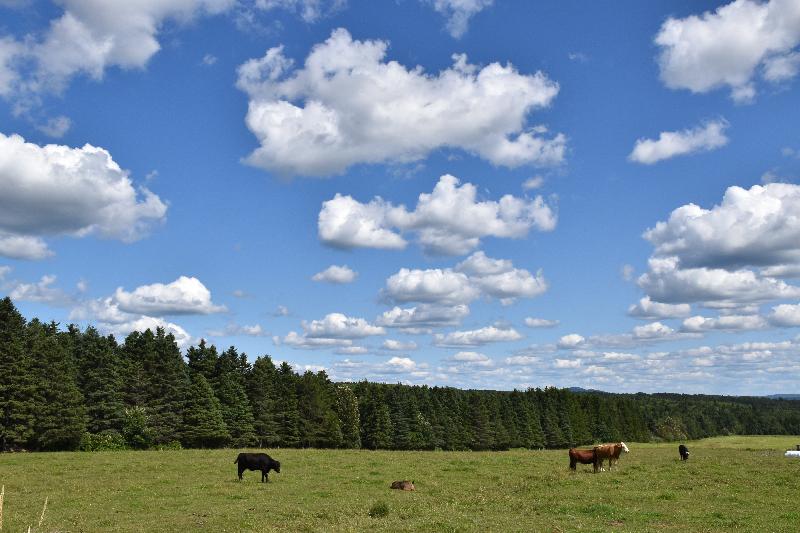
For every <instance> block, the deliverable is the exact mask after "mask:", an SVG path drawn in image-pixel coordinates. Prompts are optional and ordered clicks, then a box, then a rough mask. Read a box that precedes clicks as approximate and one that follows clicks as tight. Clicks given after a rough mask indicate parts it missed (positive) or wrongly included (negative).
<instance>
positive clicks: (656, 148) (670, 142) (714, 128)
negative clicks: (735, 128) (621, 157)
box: [628, 120, 728, 165]
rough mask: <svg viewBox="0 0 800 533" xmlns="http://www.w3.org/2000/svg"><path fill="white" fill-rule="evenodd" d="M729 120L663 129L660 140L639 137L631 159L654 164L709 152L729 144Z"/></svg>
mask: <svg viewBox="0 0 800 533" xmlns="http://www.w3.org/2000/svg"><path fill="white" fill-rule="evenodd" d="M727 127H728V122H727V121H725V120H712V121H709V122H706V123H705V124H704V125H703V126H698V127H696V128H691V129H686V130H682V131H662V132H661V134H660V135H659V136H658V140H656V141H654V140H652V139H639V140H638V141H636V145H635V146H634V147H633V151H632V152H631V153H630V155H629V156H628V159H629V160H630V161H634V162H636V163H642V164H645V165H652V164H653V163H657V162H659V161H663V160H665V159H670V158H672V157H676V156H679V155H687V154H692V153H696V152H708V151H711V150H715V149H717V148H720V147H722V146H725V145H726V144H728V138H727V137H726V136H725V129H726V128H727Z"/></svg>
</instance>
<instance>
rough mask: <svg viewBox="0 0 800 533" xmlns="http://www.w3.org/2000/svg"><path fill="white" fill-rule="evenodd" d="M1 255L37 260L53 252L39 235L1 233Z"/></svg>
mask: <svg viewBox="0 0 800 533" xmlns="http://www.w3.org/2000/svg"><path fill="white" fill-rule="evenodd" d="M0 255H1V256H4V257H9V258H11V259H28V260H34V261H35V260H39V259H45V258H47V257H51V256H52V255H53V252H52V251H51V250H50V249H49V248H48V247H47V243H45V242H44V241H43V240H42V239H40V238H39V237H29V236H24V235H7V234H3V233H0Z"/></svg>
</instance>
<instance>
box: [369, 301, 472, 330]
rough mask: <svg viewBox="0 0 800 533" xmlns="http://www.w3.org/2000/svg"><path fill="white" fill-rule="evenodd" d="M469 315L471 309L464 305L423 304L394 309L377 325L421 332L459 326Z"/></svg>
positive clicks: (381, 318)
mask: <svg viewBox="0 0 800 533" xmlns="http://www.w3.org/2000/svg"><path fill="white" fill-rule="evenodd" d="M467 315H469V307H468V306H467V305H464V304H459V305H454V306H440V305H430V304H421V305H418V306H415V307H409V308H405V309H403V308H400V307H393V308H392V309H390V310H389V311H384V313H383V314H382V315H381V316H379V317H378V319H377V320H376V321H375V323H376V324H377V325H379V326H384V327H387V328H402V329H403V330H420V329H430V328H439V327H445V326H457V325H459V324H460V323H461V320H462V319H463V318H464V317H466V316H467Z"/></svg>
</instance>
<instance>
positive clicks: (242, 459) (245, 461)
mask: <svg viewBox="0 0 800 533" xmlns="http://www.w3.org/2000/svg"><path fill="white" fill-rule="evenodd" d="M234 463H239V480H240V481H241V479H242V472H244V471H245V470H261V482H262V483H265V482H267V481H269V476H268V475H267V474H269V471H270V470H274V471H276V472H277V473H279V474H280V473H281V463H280V461H276V460H274V459H273V458H272V457H270V456H269V455H267V454H265V453H240V454H239V457H237V458H236V460H235V461H234Z"/></svg>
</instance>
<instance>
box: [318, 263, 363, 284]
mask: <svg viewBox="0 0 800 533" xmlns="http://www.w3.org/2000/svg"><path fill="white" fill-rule="evenodd" d="M357 277H358V272H355V271H354V270H352V269H350V267H348V266H347V265H343V266H339V265H331V266H329V267H328V268H326V269H325V270H323V271H322V272H317V273H316V274H314V276H313V277H312V278H311V279H312V280H314V281H324V282H326V283H336V284H344V283H352V282H353V281H355V279H356V278H357Z"/></svg>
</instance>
